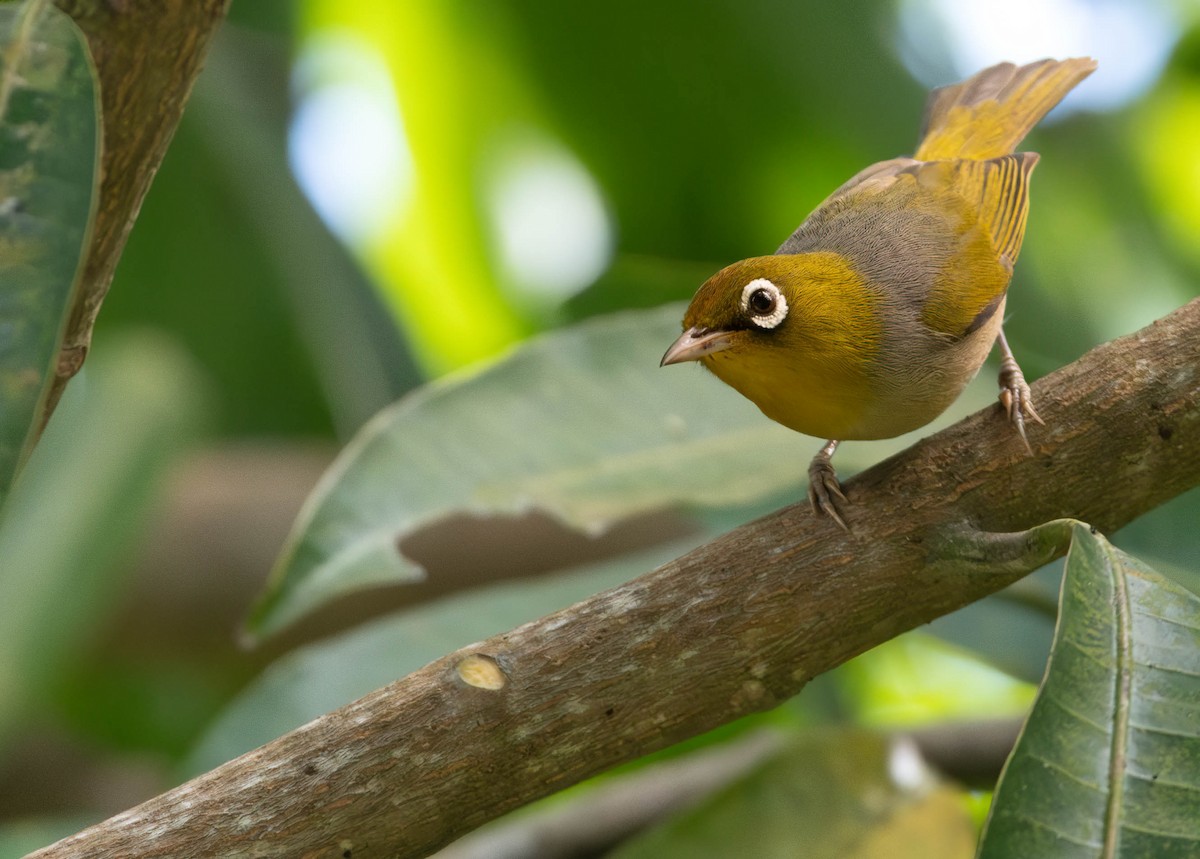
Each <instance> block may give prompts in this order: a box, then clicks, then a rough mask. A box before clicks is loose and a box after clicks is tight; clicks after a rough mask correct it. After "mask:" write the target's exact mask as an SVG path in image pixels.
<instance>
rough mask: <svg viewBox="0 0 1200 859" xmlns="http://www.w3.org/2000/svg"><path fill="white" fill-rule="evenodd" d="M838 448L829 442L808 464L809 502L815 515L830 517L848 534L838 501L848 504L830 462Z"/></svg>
mask: <svg viewBox="0 0 1200 859" xmlns="http://www.w3.org/2000/svg"><path fill="white" fill-rule="evenodd" d="M837 446H838V443H837V442H836V441H833V440H831V441H829V442H828V443H826V445H825V446H824V447H823V448H821V452H820V453H818V454H817V455H816V456H814V457H813V459H812V462H810V463H809V464H808V500H809V503H810V504H812V508H813V512H814V513H816V514H817V515H818V516H820V515H822V514H824V515H826V516H828V517H829V518H830V519H832V520H833V521H834V522H837V523H838V525H839V526H841V528H842V530H843V531H847V532H848V531H849V530H850V528H849V526H847V525H846V522H845V520H844V519H843V518H842V517H843V515H844V514H843V513H842V511H841V510H839V509H838V502H837V499H839V498H840V499H841V500H842V502H843V503H848V502H847V501H846V496H845V494H844V493H843V492H842V484H841V483H840V482H838V479H837V472H836V471H834V469H833V463H832V462H830V459H831V458H832V457H833V452H834V451H835V450H837Z"/></svg>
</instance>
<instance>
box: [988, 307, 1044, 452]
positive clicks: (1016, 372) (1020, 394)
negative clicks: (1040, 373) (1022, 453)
mask: <svg viewBox="0 0 1200 859" xmlns="http://www.w3.org/2000/svg"><path fill="white" fill-rule="evenodd" d="M996 343H997V345H999V347H1000V405H1002V406H1004V410H1005V411H1006V412H1008V419H1009V420H1010V421H1011V422H1012V423H1013V425H1014V426H1015V427H1016V428H1017V432H1018V433H1019V434H1020V436H1021V441H1022V442H1024V444H1025V449H1026V450H1028V451H1029V452H1030V453H1031V454H1032V453H1033V448H1031V447H1030V446H1029V439H1027V438H1025V419H1026V418H1029V419H1030V420H1034V421H1037V422H1038V423H1039V424H1042V425H1043V426H1045V424H1046V422H1045V421H1043V420H1042V419H1041V417H1040V416H1039V415H1038V413H1037V412H1036V411H1034V408H1033V395H1032V394H1031V393H1030V391H1029V385H1028V383H1026V381H1025V375H1024V374H1023V373H1022V372H1021V368H1020V367H1019V366H1018V365H1017V359H1016V358H1014V357H1013V353H1012V349H1009V348H1008V340H1006V339H1005V337H1004V329H1003V328H1001V329H1000V333H999V334H997V335H996Z"/></svg>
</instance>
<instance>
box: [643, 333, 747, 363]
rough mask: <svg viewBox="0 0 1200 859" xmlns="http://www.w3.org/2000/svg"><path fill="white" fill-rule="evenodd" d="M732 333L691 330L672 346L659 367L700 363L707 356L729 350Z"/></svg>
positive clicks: (680, 336) (681, 335)
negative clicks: (690, 362) (688, 362)
mask: <svg viewBox="0 0 1200 859" xmlns="http://www.w3.org/2000/svg"><path fill="white" fill-rule="evenodd" d="M732 339H733V332H732V331H709V330H707V329H705V328H695V327H693V328H689V329H688V330H687V331H684V332H683V333H682V334H680V335H679V339H678V340H676V341H675V342H674V343H672V344H671V348H670V349H668V350H667V354H665V355H663V357H662V361H660V362H659V364H658V366H660V367H665V366H667V365H668V364H681V363H683V362H684V361H699V360H700V359H701V358H703V357H705V356H706V355H711V354H713V353H714V352H720V351H721V350H722V349H728V348H729V347H730V346H731V345H733V343H732Z"/></svg>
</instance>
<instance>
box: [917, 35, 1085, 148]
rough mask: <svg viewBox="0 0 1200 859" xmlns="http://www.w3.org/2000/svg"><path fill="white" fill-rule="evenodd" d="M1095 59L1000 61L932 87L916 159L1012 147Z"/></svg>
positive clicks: (1080, 78)
mask: <svg viewBox="0 0 1200 859" xmlns="http://www.w3.org/2000/svg"><path fill="white" fill-rule="evenodd" d="M1095 68H1096V61H1095V60H1093V59H1090V58H1088V57H1080V58H1077V59H1072V60H1040V61H1039V62H1036V63H1030V64H1029V65H1026V66H1015V65H1013V64H1012V63H1000V64H999V65H996V66H992V67H991V68H987V69H984V70H983V71H981V72H978V73H977V74H974V75H972V76H971V77H969V78H967V79H966V80H965V81H963V82H962V83H957V84H952V85H951V86H944V87H941V88H939V89H935V90H934V91H933V92H931V93H930V94H929V100H928V101H927V102H926V103H925V121H924V122H923V123H922V126H921V143H920V145H919V146H918V147H917V151H916V154H915V155H914V157H915V158H916V159H917V160H918V161H940V160H943V159H949V158H977V159H985V158H998V157H999V156H1001V155H1007V154H1008V153H1010V152H1012V151H1013V150H1014V149H1016V147H1017V144H1018V143H1020V142H1021V140H1022V139H1023V138H1024V137H1025V135H1026V134H1028V133H1029V130H1030V129H1031V128H1033V126H1034V125H1036V124H1037V122H1038V120H1040V119H1041V118H1042V117H1043V116H1045V115H1046V114H1047V113H1049V112H1050V109H1051V108H1053V107H1054V106H1055V105H1056V104H1058V103H1059V102H1060V101H1062V98H1063V96H1065V95H1066V94H1067V93H1068V92H1070V91H1071V90H1072V89H1073V88H1074V87H1075V85H1076V84H1078V83H1079V82H1080V81H1081V80H1083V79H1084V78H1086V77H1087V76H1088V75H1090V74H1091V73H1092V72H1093V71H1094V70H1095Z"/></svg>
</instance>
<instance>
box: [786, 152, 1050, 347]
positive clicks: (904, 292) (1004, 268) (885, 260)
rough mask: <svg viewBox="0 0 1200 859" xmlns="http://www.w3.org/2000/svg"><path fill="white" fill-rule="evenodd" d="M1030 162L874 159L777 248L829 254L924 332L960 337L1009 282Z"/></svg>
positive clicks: (1025, 158) (1022, 158)
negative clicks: (905, 310) (904, 310)
mask: <svg viewBox="0 0 1200 859" xmlns="http://www.w3.org/2000/svg"><path fill="white" fill-rule="evenodd" d="M1037 160H1038V156H1037V155H1036V154H1034V153H1019V154H1014V155H1005V156H1003V157H1001V158H992V159H988V160H986V161H970V160H950V161H931V162H922V161H914V160H912V159H908V158H904V159H894V160H892V161H884V162H880V163H879V164H875V165H872V166H871V167H868V168H867V169H866V170H864V171H862V172H861V173H860V174H859V175H858V176H857V177H855V179H854V180H852V181H851V182H848V183H847V184H846V185H844V186H842V187H841V188H839V189H838V190H837V191H836V192H834V194H833V195H831V196H830V197H829V199H828V200H826V201H825V202H824V203H823V204H822V205H821V206H820V207H818V209H817V210H816V211H815V212H813V213H812V214H811V215H810V216H809V217H808V219H807V220H805V222H804V223H803V224H801V225H800V226H799V228H797V230H796V231H795V232H794V233H792V235H791V236H789V237H788V239H787V241H785V242H784V243H783V245H782V246H781V247H780V248H779V250H778V251H777V252H776V253H781V254H794V253H805V252H810V251H821V250H828V251H834V252H836V253H838V254H840V255H842V256H844V257H846V258H847V259H848V260H850V261H851V263H852V264H853V265H854V267H855V269H856V270H857V271H859V272H861V273H862V274H864V275H865V276H866V277H867V278H868V279H869V280H870V281H872V282H874V283H876V284H879V285H881V286H884V287H885V288H886V289H885V291H886V293H887V295H888V297H889V299H891V300H893V301H895V302H899V303H901V304H903V305H907V306H908V307H910V308H911V312H912V313H913V314H914V315H917V316H919V318H920V319H921V320H922V321H923V322H924V323H925V324H926V325H927V326H928V327H929V328H930V329H931V330H933V331H936V332H939V333H941V334H945V335H948V336H951V337H959V336H963V335H964V334H967V333H969V332H970V331H972V330H974V329H975V328H976V327H978V326H979V325H980V324H982V322H983V321H986V318H987V317H988V315H989V314H990V313H992V312H994V310H995V308H996V307H998V306H999V303H1000V300H1001V299H1002V298H1003V296H1004V291H1005V290H1006V289H1007V287H1008V281H1009V278H1010V277H1011V274H1012V268H1013V263H1014V262H1015V261H1016V258H1017V253H1018V252H1019V250H1020V247H1021V239H1022V237H1023V236H1024V232H1025V216H1026V213H1027V211H1028V201H1029V195H1028V187H1029V174H1030V171H1032V169H1033V166H1034V165H1035V164H1036V163H1037Z"/></svg>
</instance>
